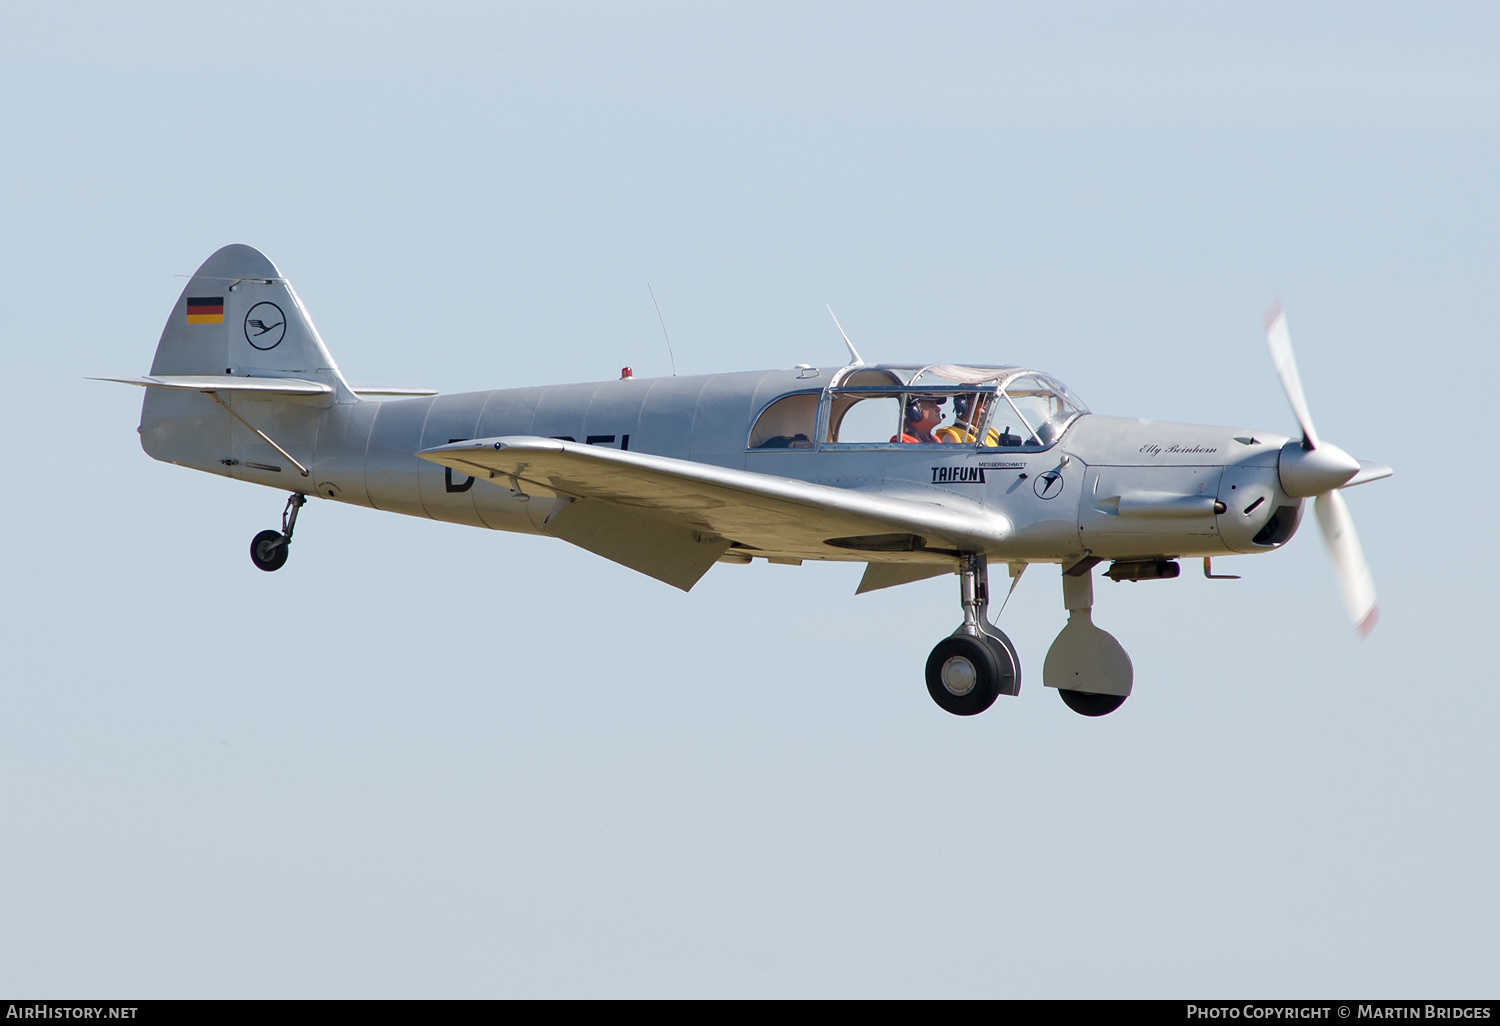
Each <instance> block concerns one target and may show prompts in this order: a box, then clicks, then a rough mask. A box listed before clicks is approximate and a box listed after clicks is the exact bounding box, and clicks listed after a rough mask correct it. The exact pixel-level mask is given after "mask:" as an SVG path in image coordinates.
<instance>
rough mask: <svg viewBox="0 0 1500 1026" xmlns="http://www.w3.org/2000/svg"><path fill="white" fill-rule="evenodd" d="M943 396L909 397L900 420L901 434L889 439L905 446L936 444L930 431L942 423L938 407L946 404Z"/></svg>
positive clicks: (941, 415) (941, 412)
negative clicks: (926, 443)
mask: <svg viewBox="0 0 1500 1026" xmlns="http://www.w3.org/2000/svg"><path fill="white" fill-rule="evenodd" d="M947 401H948V400H947V398H946V397H945V396H932V395H923V396H915V395H914V396H911V397H909V398H908V399H907V400H906V406H905V408H904V414H905V415H904V416H903V417H902V420H901V434H899V435H897V436H895V437H894V438H892V439H891V441H893V442H902V443H905V444H907V445H914V444H921V443H923V442H936V441H937V439H936V438H934V437H933V434H932V430H933V428H935V427H937V426H938V425H939V424H941V423H942V422H943V411H942V410H940V409H938V406H940V405H941V404H943V403H945V402H947Z"/></svg>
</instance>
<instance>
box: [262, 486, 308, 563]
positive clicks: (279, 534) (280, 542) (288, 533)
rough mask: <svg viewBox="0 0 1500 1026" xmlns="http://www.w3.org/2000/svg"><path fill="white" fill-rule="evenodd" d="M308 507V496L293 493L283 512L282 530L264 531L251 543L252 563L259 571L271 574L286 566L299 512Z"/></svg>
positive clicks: (288, 498)
mask: <svg viewBox="0 0 1500 1026" xmlns="http://www.w3.org/2000/svg"><path fill="white" fill-rule="evenodd" d="M305 505H307V496H305V495H303V494H302V493H301V492H293V493H292V494H291V495H290V496H288V497H287V500H286V508H285V509H283V510H282V511H281V530H280V531H262V532H260V534H257V535H256V536H255V538H254V540H252V541H251V542H250V562H252V563H254V564H255V568H256V569H257V570H264V571H266V572H267V573H270V572H271V571H272V570H280V569H281V568H282V567H283V566H285V565H286V557H287V555H288V553H287V549H288V548H289V547H290V546H291V544H292V531H293V530H295V529H296V527H297V511H298V510H300V509H301V508H302V507H303V506H305Z"/></svg>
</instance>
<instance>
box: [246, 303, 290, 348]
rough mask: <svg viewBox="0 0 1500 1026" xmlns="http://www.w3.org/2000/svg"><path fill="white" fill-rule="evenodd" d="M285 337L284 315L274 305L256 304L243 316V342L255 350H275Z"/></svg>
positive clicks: (279, 308)
mask: <svg viewBox="0 0 1500 1026" xmlns="http://www.w3.org/2000/svg"><path fill="white" fill-rule="evenodd" d="M285 336H286V315H285V314H283V313H282V312H281V307H279V306H277V305H276V304H275V303H256V304H255V305H254V306H252V307H251V308H250V312H249V313H247V314H245V341H246V342H249V343H250V344H251V345H252V346H254V347H255V348H256V349H275V348H276V347H277V346H279V345H280V344H281V340H282V339H283V338H284V337H285Z"/></svg>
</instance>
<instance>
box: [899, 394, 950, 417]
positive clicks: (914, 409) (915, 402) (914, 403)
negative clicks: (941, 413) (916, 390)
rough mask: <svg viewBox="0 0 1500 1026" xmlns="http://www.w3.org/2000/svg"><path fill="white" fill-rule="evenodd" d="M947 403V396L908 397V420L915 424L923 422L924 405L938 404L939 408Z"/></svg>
mask: <svg viewBox="0 0 1500 1026" xmlns="http://www.w3.org/2000/svg"><path fill="white" fill-rule="evenodd" d="M947 401H948V399H947V397H945V396H935V395H913V396H908V397H907V399H906V419H907V421H908V423H915V422H917V421H919V420H921V419H922V404H923V403H937V404H938V405H939V406H941V405H942V404H943V403H945V402H947Z"/></svg>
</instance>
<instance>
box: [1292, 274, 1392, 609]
mask: <svg viewBox="0 0 1500 1026" xmlns="http://www.w3.org/2000/svg"><path fill="white" fill-rule="evenodd" d="M1266 345H1267V346H1268V347H1269V348H1270V350H1271V362H1272V363H1273V364H1274V365H1275V367H1276V376H1277V377H1279V378H1280V379H1281V387H1282V388H1283V389H1285V391H1286V397H1287V401H1288V402H1290V403H1291V404H1292V414H1293V415H1294V416H1295V417H1296V418H1297V424H1298V425H1299V426H1300V427H1301V428H1302V441H1300V442H1288V443H1287V444H1286V445H1284V446H1283V447H1282V449H1281V455H1280V457H1279V458H1278V461H1277V474H1278V476H1279V477H1280V478H1281V487H1282V490H1283V491H1285V492H1286V493H1287V494H1288V495H1291V496H1294V497H1296V498H1309V497H1313V496H1316V498H1315V499H1314V502H1313V508H1314V511H1315V512H1316V513H1317V517H1318V529H1319V531H1321V532H1322V534H1323V544H1324V545H1326V546H1327V547H1328V558H1329V560H1330V561H1331V562H1332V563H1333V577H1334V581H1335V582H1336V583H1337V584H1338V589H1339V595H1340V596H1341V597H1342V598H1343V600H1344V609H1345V610H1346V611H1347V612H1348V614H1349V621H1350V623H1352V624H1353V625H1354V627H1355V629H1356V630H1358V631H1359V633H1360V635H1361V636H1364V635H1367V634H1369V633H1370V630H1371V628H1373V627H1374V626H1375V621H1376V619H1378V616H1379V607H1378V604H1377V602H1376V596H1375V580H1374V578H1373V577H1372V576H1371V575H1370V564H1369V563H1368V562H1366V561H1365V551H1364V549H1363V548H1362V547H1361V546H1360V544H1359V534H1358V533H1357V532H1356V531H1355V530H1354V519H1353V518H1352V517H1351V516H1350V515H1349V507H1348V505H1347V504H1346V503H1345V502H1344V498H1343V496H1341V495H1340V494H1339V492H1338V490H1339V489H1340V488H1348V487H1351V486H1352V485H1356V484H1363V483H1365V482H1366V481H1373V480H1376V479H1377V478H1381V477H1388V476H1389V475H1390V473H1391V470H1390V468H1389V467H1382V466H1379V465H1376V464H1361V463H1360V462H1359V461H1358V460H1355V459H1354V458H1353V457H1352V456H1350V455H1349V454H1348V453H1346V452H1345V451H1344V450H1342V449H1340V448H1339V447H1338V446H1336V445H1333V444H1331V443H1329V442H1325V441H1323V440H1321V439H1320V438H1318V432H1317V429H1316V428H1314V427H1313V422H1312V413H1311V412H1310V411H1309V410H1308V408H1307V397H1306V396H1305V395H1304V394H1303V392H1302V379H1301V377H1299V376H1298V374H1297V359H1296V357H1295V356H1294V355H1293V354H1292V337H1291V335H1290V333H1289V332H1288V331H1287V327H1286V314H1285V313H1284V312H1283V311H1282V309H1281V302H1280V301H1279V300H1278V301H1277V302H1275V303H1272V304H1271V307H1270V309H1268V310H1267V311H1266Z"/></svg>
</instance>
